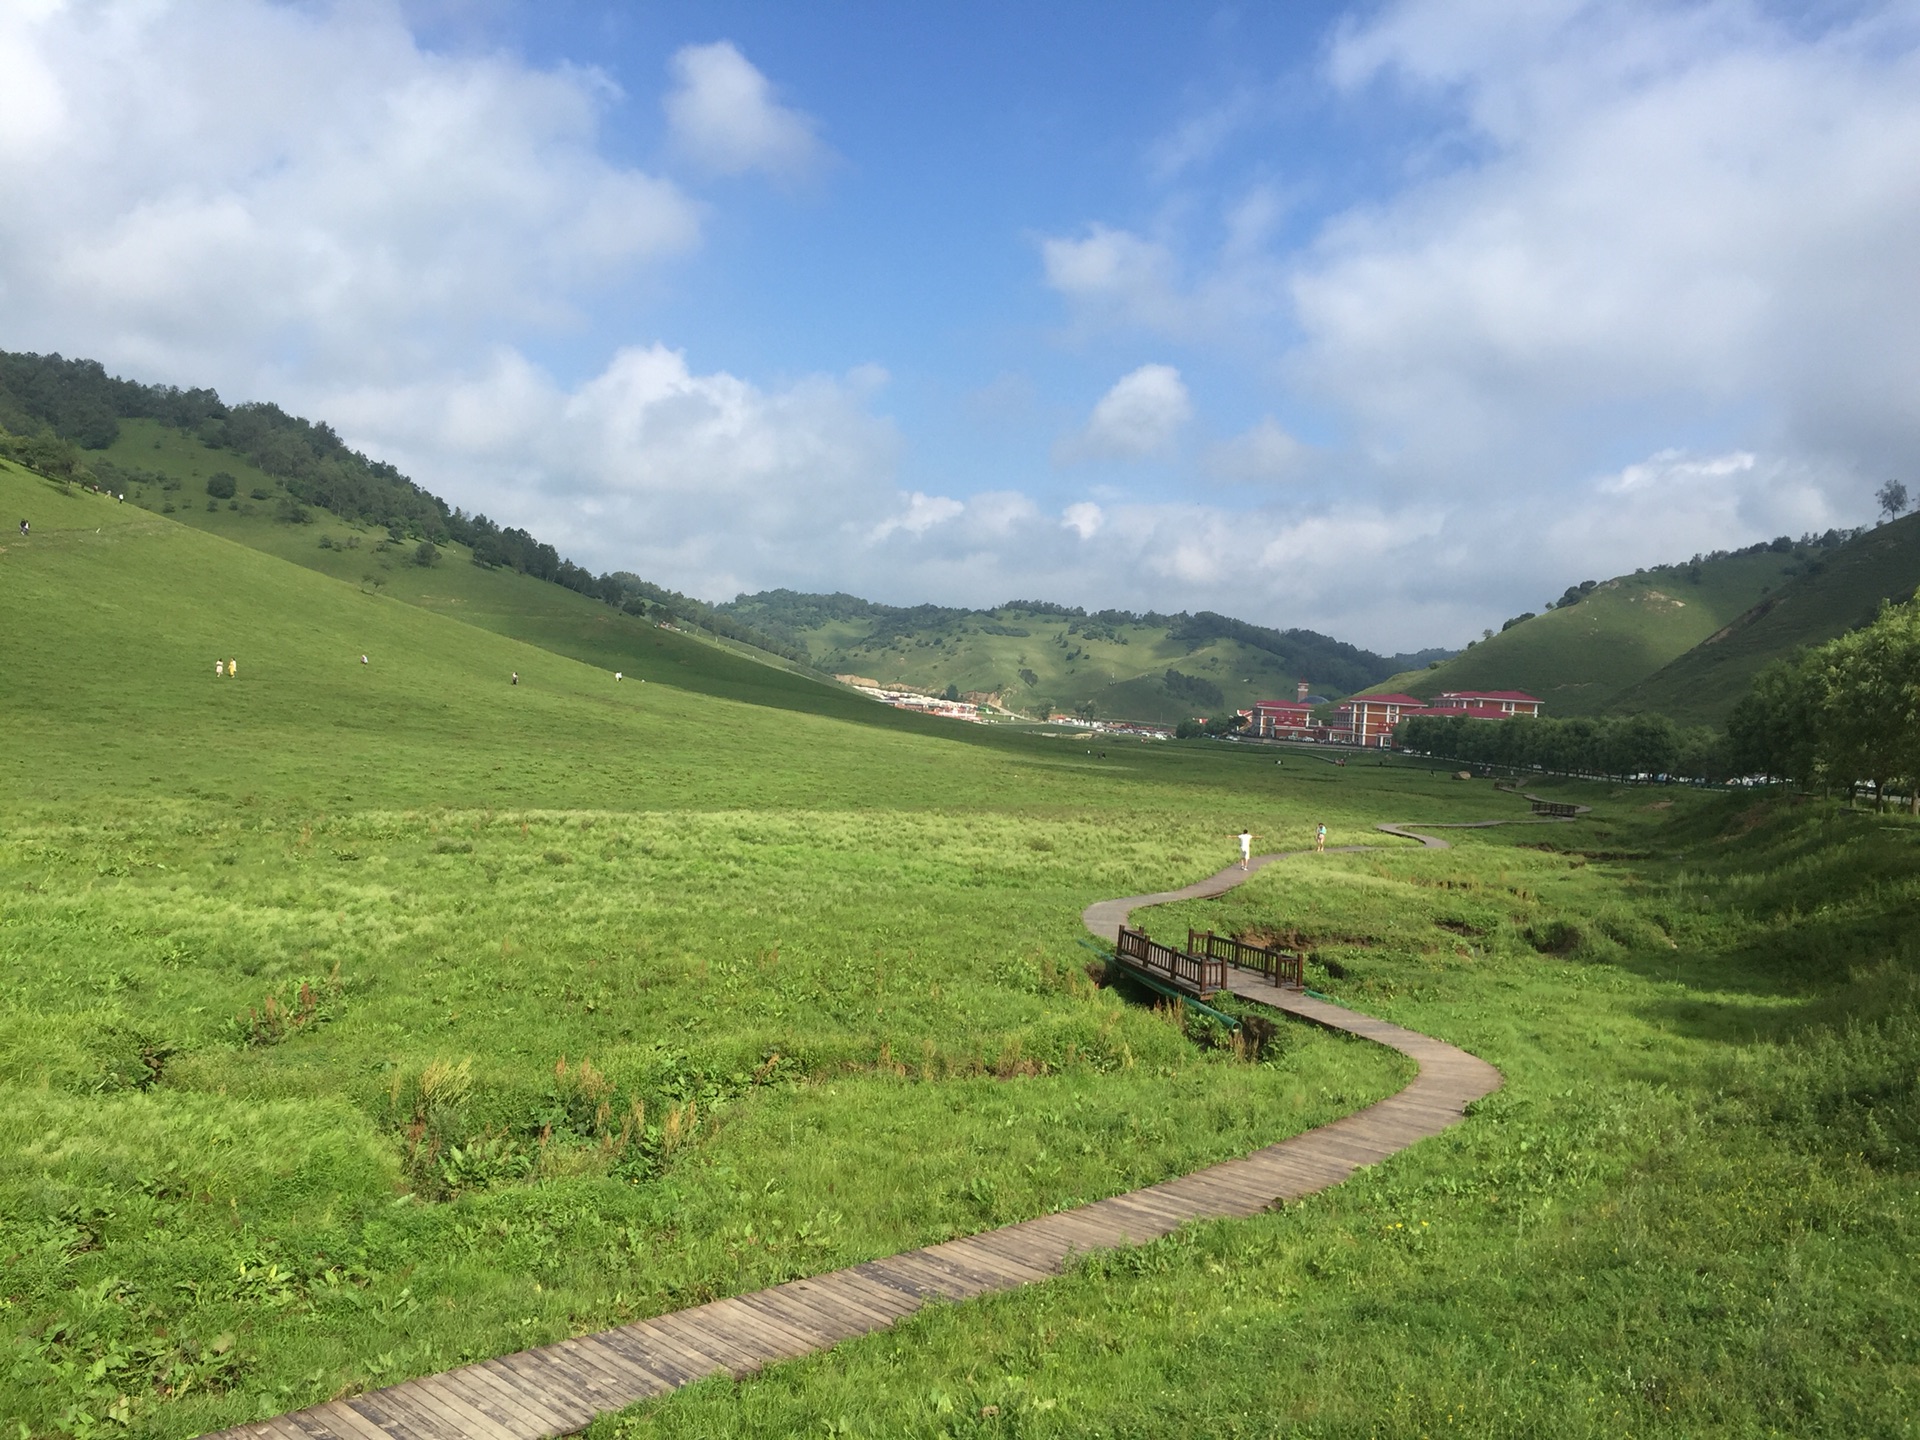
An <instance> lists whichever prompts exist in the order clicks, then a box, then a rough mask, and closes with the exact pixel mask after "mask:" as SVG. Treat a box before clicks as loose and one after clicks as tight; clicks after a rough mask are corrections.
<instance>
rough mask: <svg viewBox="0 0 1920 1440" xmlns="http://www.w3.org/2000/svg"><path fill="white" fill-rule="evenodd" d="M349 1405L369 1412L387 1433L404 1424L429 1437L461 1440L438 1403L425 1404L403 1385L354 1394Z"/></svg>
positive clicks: (457, 1426)
mask: <svg viewBox="0 0 1920 1440" xmlns="http://www.w3.org/2000/svg"><path fill="white" fill-rule="evenodd" d="M353 1408H354V1409H356V1410H358V1411H360V1412H361V1413H362V1414H364V1415H370V1416H371V1417H372V1418H373V1421H374V1423H375V1424H377V1425H378V1426H379V1427H380V1428H381V1429H382V1430H385V1431H388V1432H389V1433H392V1432H394V1431H396V1430H398V1429H400V1428H402V1427H404V1428H405V1429H408V1430H411V1431H412V1432H413V1433H414V1434H416V1435H424V1436H427V1437H429V1440H465V1437H464V1436H463V1435H462V1434H461V1428H460V1425H459V1423H458V1422H457V1421H455V1420H452V1419H449V1418H448V1417H447V1416H446V1415H445V1414H443V1413H442V1412H441V1411H440V1409H439V1407H438V1406H433V1405H427V1404H425V1403H423V1402H422V1401H421V1400H418V1399H415V1398H414V1397H413V1396H410V1395H408V1394H407V1387H406V1386H405V1385H392V1386H389V1387H388V1388H387V1389H385V1390H374V1391H370V1392H369V1393H367V1394H365V1395H357V1396H355V1397H354V1399H353Z"/></svg>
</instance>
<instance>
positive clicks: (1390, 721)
mask: <svg viewBox="0 0 1920 1440" xmlns="http://www.w3.org/2000/svg"><path fill="white" fill-rule="evenodd" d="M1426 713H1427V702H1426V701H1424V700H1420V699H1417V698H1415V697H1414V696H1412V695H1356V696H1354V697H1353V698H1352V699H1351V700H1348V701H1347V702H1346V703H1345V704H1343V705H1341V706H1340V708H1339V709H1338V710H1335V711H1334V712H1333V723H1332V725H1331V726H1329V727H1328V728H1329V729H1332V730H1336V731H1345V732H1346V733H1345V734H1344V735H1342V736H1341V737H1340V739H1341V740H1342V742H1343V743H1345V744H1348V745H1368V746H1373V747H1376V748H1379V749H1385V748H1386V747H1387V746H1389V745H1391V744H1393V727H1394V726H1396V725H1398V724H1399V723H1400V722H1401V721H1402V720H1404V719H1405V718H1406V717H1407V716H1409V715H1424V714H1426Z"/></svg>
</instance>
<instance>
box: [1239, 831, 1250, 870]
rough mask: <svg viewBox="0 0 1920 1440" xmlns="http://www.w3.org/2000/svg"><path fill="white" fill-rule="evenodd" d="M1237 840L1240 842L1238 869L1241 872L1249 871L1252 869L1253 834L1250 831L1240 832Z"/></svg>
mask: <svg viewBox="0 0 1920 1440" xmlns="http://www.w3.org/2000/svg"><path fill="white" fill-rule="evenodd" d="M1238 838H1239V840H1240V868H1241V869H1242V870H1248V869H1251V868H1252V867H1253V832H1252V831H1251V830H1242V831H1241V832H1240V835H1239V837H1238Z"/></svg>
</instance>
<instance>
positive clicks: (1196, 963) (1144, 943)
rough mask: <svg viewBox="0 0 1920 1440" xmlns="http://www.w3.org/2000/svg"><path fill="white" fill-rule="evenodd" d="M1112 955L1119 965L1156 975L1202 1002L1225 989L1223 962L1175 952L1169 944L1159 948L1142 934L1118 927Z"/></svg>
mask: <svg viewBox="0 0 1920 1440" xmlns="http://www.w3.org/2000/svg"><path fill="white" fill-rule="evenodd" d="M1113 953H1114V955H1115V956H1116V957H1117V958H1118V959H1119V961H1120V963H1121V964H1122V965H1130V966H1132V967H1134V968H1135V969H1138V970H1144V971H1145V972H1146V973H1147V974H1149V975H1155V976H1158V977H1159V978H1160V979H1162V980H1165V981H1167V982H1168V983H1170V984H1172V985H1176V986H1178V987H1179V988H1180V989H1182V990H1186V991H1189V992H1191V993H1192V994H1194V995H1197V996H1199V997H1200V998H1201V999H1202V1000H1204V999H1206V998H1207V997H1208V996H1209V995H1212V994H1213V993H1214V992H1215V991H1219V990H1224V989H1226V988H1227V966H1226V962H1225V961H1224V960H1218V959H1214V958H1212V957H1209V956H1205V955H1189V954H1187V953H1186V952H1185V951H1184V950H1176V949H1174V948H1173V947H1172V946H1171V945H1162V944H1161V943H1160V942H1159V941H1157V940H1149V939H1148V938H1147V936H1146V934H1145V932H1144V931H1140V930H1129V929H1128V928H1127V927H1126V926H1124V925H1122V926H1121V927H1120V935H1119V938H1118V939H1117V940H1116V941H1115V942H1114V947H1113Z"/></svg>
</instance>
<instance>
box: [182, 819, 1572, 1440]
mask: <svg viewBox="0 0 1920 1440" xmlns="http://www.w3.org/2000/svg"><path fill="white" fill-rule="evenodd" d="M1461 823H1462V824H1463V825H1466V826H1480V825H1490V824H1503V823H1520V824H1525V823H1530V822H1528V821H1525V820H1520V821H1513V822H1503V821H1468V822H1461ZM1541 823H1565V822H1552V821H1547V822H1541ZM1377 828H1379V829H1381V830H1383V831H1386V832H1387V833H1389V834H1392V835H1399V836H1404V837H1405V838H1407V839H1412V840H1418V841H1420V842H1421V844H1423V845H1426V846H1429V847H1432V848H1437V849H1445V848H1447V842H1446V841H1444V840H1440V839H1437V838H1435V837H1433V836H1431V835H1423V834H1419V833H1416V832H1414V831H1412V830H1409V829H1408V828H1407V827H1405V826H1400V825H1381V826H1379V827H1377ZM1422 828H1423V829H1438V828H1442V827H1440V826H1436V825H1428V826H1423V827H1422ZM1372 848H1374V847H1372V846H1367V845H1344V846H1337V847H1334V852H1351V851H1356V850H1367V849H1372ZM1334 852H1330V853H1334ZM1300 853H1303V852H1299V851H1293V852H1287V853H1283V854H1276V855H1261V856H1258V857H1256V858H1255V859H1254V860H1253V861H1252V863H1251V865H1250V866H1249V868H1247V869H1244V870H1243V869H1242V868H1241V867H1240V866H1238V865H1234V866H1231V867H1229V868H1228V869H1226V870H1222V871H1221V872H1220V873H1219V874H1217V875H1213V876H1209V877H1208V878H1207V879H1205V880H1201V881H1199V882H1198V883H1196V884H1193V885H1189V886H1187V887H1186V888H1184V889H1181V890H1168V891H1164V892H1162V893H1160V894H1157V895H1133V896H1128V897H1125V898H1122V899H1118V900H1102V901H1099V902H1097V903H1095V904H1093V905H1089V906H1088V907H1087V908H1086V910H1085V911H1084V912H1083V915H1082V918H1083V919H1084V920H1085V922H1086V926H1087V928H1088V929H1089V930H1091V931H1092V932H1093V933H1094V934H1095V935H1097V936H1099V937H1100V938H1101V939H1103V940H1107V941H1112V940H1113V939H1114V937H1115V935H1116V934H1117V933H1118V930H1119V927H1120V926H1121V925H1122V924H1124V923H1125V921H1126V919H1127V916H1128V913H1129V912H1130V911H1132V910H1136V909H1141V908H1144V907H1146V906H1149V905H1164V904H1166V903H1168V902H1169V901H1174V900H1200V899H1207V898H1210V897H1212V896H1215V895H1220V894H1224V893H1225V892H1226V891H1228V890H1230V889H1232V888H1233V887H1234V886H1236V885H1238V884H1240V883H1241V882H1242V881H1244V880H1245V879H1247V877H1248V876H1249V875H1251V874H1252V873H1253V872H1254V871H1256V870H1259V869H1263V868H1264V867H1266V866H1268V865H1271V864H1272V863H1273V862H1274V861H1276V860H1282V859H1286V858H1288V854H1296V855H1297V854H1300ZM1229 973H1230V974H1232V975H1234V977H1235V978H1233V979H1232V980H1231V981H1230V982H1229V988H1230V989H1231V990H1232V991H1233V992H1234V993H1235V994H1236V995H1240V996H1243V997H1244V998H1246V999H1248V1000H1255V1001H1259V1002H1260V1003H1262V1004H1266V1005H1270V1006H1272V1007H1274V1008H1275V1009H1277V1010H1284V1011H1286V1012H1287V1013H1288V1014H1290V1015H1297V1016H1299V1017H1300V1018H1302V1019H1304V1020H1310V1021H1313V1022H1314V1023H1315V1024H1318V1025H1324V1026H1326V1027H1328V1028H1329V1029H1333V1030H1344V1031H1347V1032H1348V1033H1349V1034H1353V1035H1360V1036H1363V1037H1365V1038H1366V1039H1368V1040H1372V1041H1375V1042H1377V1043H1378V1044H1381V1045H1386V1046H1389V1047H1391V1048H1392V1049H1395V1050H1398V1051H1399V1052H1400V1053H1401V1054H1403V1055H1407V1056H1410V1057H1411V1058H1412V1059H1413V1060H1414V1061H1415V1062H1416V1063H1417V1064H1418V1065H1419V1067H1420V1073H1419V1074H1418V1075H1417V1076H1416V1077H1415V1078H1414V1080H1413V1082H1412V1083H1411V1084H1409V1085H1408V1086H1407V1087H1406V1088H1405V1089H1404V1090H1402V1091H1400V1092H1399V1093H1398V1094H1397V1095H1394V1096H1391V1097H1390V1098H1388V1099H1385V1100H1382V1101H1380V1102H1379V1103H1378V1104H1375V1105H1370V1106H1368V1107H1367V1108H1366V1109H1364V1110H1361V1111H1359V1112H1357V1113H1356V1114H1353V1115H1349V1116H1347V1117H1345V1118H1344V1119H1341V1120H1336V1121H1334V1122H1333V1123H1332V1124H1329V1125H1322V1126H1321V1127H1320V1128H1319V1129H1317V1130H1309V1131H1308V1132H1307V1133H1306V1134H1304V1135H1296V1136H1294V1137H1293V1138H1292V1139H1290V1140H1283V1141H1281V1142H1280V1143H1279V1144H1277V1145H1269V1146H1268V1147H1267V1148H1266V1149H1264V1150H1260V1151H1256V1152H1255V1153H1254V1154H1252V1155H1249V1156H1246V1157H1245V1158H1244V1159H1240V1160H1228V1161H1226V1162H1224V1163H1223V1164H1219V1165H1211V1166H1208V1167H1207V1168H1206V1169H1204V1170H1196V1171H1195V1172H1194V1173H1192V1174H1191V1175H1183V1176H1181V1177H1179V1178H1178V1179H1175V1180H1166V1181H1163V1182H1161V1183H1160V1184H1158V1185H1149V1186H1147V1187H1146V1188H1145V1189H1143V1190H1134V1191H1130V1192H1129V1193H1127V1194H1125V1195H1116V1196H1114V1197H1113V1198H1112V1199H1110V1200H1101V1201H1097V1202H1095V1203H1094V1204H1091V1205H1082V1206H1079V1207H1077V1208H1075V1209H1072V1210H1063V1211H1060V1212H1059V1213H1057V1214H1053V1215H1043V1216H1041V1217H1040V1218H1039V1219H1037V1220H1026V1221H1022V1222H1021V1223H1020V1224H1017V1225H1007V1226H1003V1227H1002V1228H1000V1229H998V1230H989V1231H986V1232H985V1233H983V1234H979V1235H970V1236H968V1237H967V1238H966V1239H964V1240H950V1241H948V1242H946V1243H945V1244H943V1245H929V1246H927V1247H925V1248H924V1249H920V1250H909V1251H907V1252H906V1253H905V1254H901V1255H891V1256H888V1257H887V1258H886V1259H884V1260H870V1261H868V1262H867V1263H865V1264H863V1265H853V1266H849V1267H848V1268H847V1269H844V1270H836V1271H833V1272H832V1273H831V1274H827V1275H817V1276H814V1277H812V1278H810V1279H806V1280H791V1281H788V1282H787V1283H786V1284H784V1285H776V1286H774V1287H772V1288H771V1289H768V1290H759V1291H756V1292H754V1293H753V1294H751V1295H739V1296H735V1297H733V1298H732V1299H728V1300H715V1301H713V1302H712V1303H711V1304H707V1305H699V1306H695V1307H693V1308H692V1309H688V1310H676V1311H674V1312H673V1313H672V1314H669V1315H659V1316H656V1317H654V1318H653V1319H651V1320H639V1321H635V1322H634V1323H633V1324H631V1325H623V1326H621V1327H620V1328H619V1329H617V1330H604V1331H601V1332H600V1333H599V1334H597V1335H583V1336H581V1337H580V1338H578V1339H575V1340H562V1341H560V1342H559V1343H557V1344H553V1345H543V1346H540V1347H539V1348H537V1349H533V1350H522V1351H520V1352H519V1353H518V1354H514V1355H503V1356H501V1357H500V1358H499V1359H497V1360H485V1361H482V1362H480V1363H479V1364H477V1365H468V1366H465V1367H463V1368H461V1369H458V1370H449V1371H446V1372H445V1373H443V1374H439V1375H428V1376H423V1377H422V1378H420V1379H418V1380H408V1381H406V1382H405V1383H403V1384H399V1385H393V1386H389V1387H388V1388H386V1389H384V1390H373V1391H369V1392H368V1393H366V1394H364V1395H355V1396H351V1397H349V1398H346V1399H342V1400H333V1401H329V1402H328V1403H327V1404H324V1405H316V1406H314V1407H313V1408H312V1409H310V1410H301V1411H299V1412H297V1413H295V1414H291V1415H282V1416H280V1417H279V1418H277V1419H273V1420H263V1421H259V1422H257V1423H255V1424H252V1425H243V1426H240V1427H238V1428H236V1429H233V1430H227V1431H222V1432H220V1435H221V1440H240V1437H247V1440H268V1437H272V1440H466V1437H476V1440H542V1437H546V1436H555V1435H564V1434H567V1433H569V1432H570V1431H574V1430H579V1429H581V1428H582V1427H584V1426H585V1425H586V1424H587V1422H588V1421H589V1420H591V1419H593V1417H594V1416H595V1415H599V1414H603V1413H605V1412H607V1411H611V1410H618V1409H621V1408H622V1407H624V1406H627V1405H631V1404H633V1403H635V1402H636V1401H639V1400H647V1399H651V1398H652V1397H654V1396H657V1395H664V1394H666V1393H667V1392H668V1391H670V1390H675V1389H678V1388H679V1387H680V1386H682V1385H686V1384H690V1383H692V1382H693V1381H695V1380H699V1379H702V1378H704V1377H706V1376H709V1375H717V1374H728V1375H735V1376H744V1375H750V1374H752V1373H754V1372H755V1371H757V1370H760V1369H761V1368H763V1367H764V1366H767V1365H770V1364H773V1363H775V1362H776V1361H780V1360H788V1359H792V1358H794V1357H795V1356H799V1355H806V1354H810V1353H812V1352H813V1351H816V1350H825V1349H827V1348H829V1347H831V1346H833V1345H835V1344H837V1343H839V1342H840V1341H842V1340H846V1339H850V1338H852V1337H853V1336H856V1335H867V1334H871V1333H872V1332H874V1331H876V1330H884V1329H886V1328H887V1327H889V1326H891V1325H893V1324H894V1323H895V1322H896V1321H898V1320H901V1319H902V1318H904V1317H905V1316H908V1315H911V1314H913V1313H914V1312H915V1311H916V1310H919V1309H920V1308H921V1307H923V1306H925V1305H929V1304H932V1303H934V1302H935V1301H941V1300H946V1301H956V1300H968V1299H971V1298H972V1297H974V1296H976V1295H985V1294H989V1293H992V1292H994V1291H999V1290H1013V1289H1017V1288H1019V1287H1020V1286H1022V1285H1030V1284H1033V1283H1035V1282H1037V1281H1042V1280H1047V1279H1050V1278H1051V1277H1053V1276H1056V1275H1058V1274H1060V1273H1061V1272H1062V1271H1063V1270H1064V1269H1065V1268H1066V1267H1067V1266H1068V1265H1070V1264H1071V1263H1073V1260H1074V1257H1075V1256H1077V1255H1081V1254H1085V1253H1087V1252H1089V1251H1095V1250H1105V1249H1111V1248H1113V1247H1115V1246H1120V1245H1129V1244H1132V1245H1137V1244H1141V1243H1143V1242H1145V1241H1148V1240H1155V1239H1158V1238H1160V1237H1161V1236H1163V1235H1168V1234H1171V1233H1172V1232H1173V1231H1175V1230H1177V1229H1179V1228H1180V1227H1181V1226H1182V1225H1185V1224H1187V1223H1188V1222H1189V1221H1194V1220H1221V1219H1232V1218H1239V1217H1244V1216H1248V1215H1255V1214H1258V1213H1259V1212H1260V1211H1262V1210H1270V1209H1272V1208H1274V1207H1275V1206H1276V1205H1279V1204H1280V1203H1282V1202H1284V1201H1287V1200H1296V1199H1299V1198H1300V1197H1301V1196H1304V1195H1311V1194H1314V1193H1315V1192H1316V1191H1320V1190H1325V1189H1326V1188H1328V1187H1329V1186H1332V1185H1338V1184H1339V1183H1340V1182H1341V1181H1342V1180H1345V1179H1346V1178H1347V1177H1348V1176H1350V1175H1352V1174H1353V1172H1354V1171H1356V1170H1358V1169H1361V1168H1362V1167H1363V1166H1367V1165H1372V1164H1375V1163H1376V1162H1378V1161H1381V1160H1384V1159H1386V1158H1387V1157H1388V1156H1389V1155H1392V1154H1394V1153H1396V1152H1397V1151H1400V1150H1404V1149H1406V1148H1407V1147H1408V1146H1410V1145H1412V1144H1414V1143H1416V1142H1417V1141H1420V1140H1423V1139H1425V1138H1426V1137H1428V1136H1430V1135H1438V1134H1439V1133H1440V1132H1441V1131H1443V1130H1445V1129H1447V1128H1448V1127H1450V1126H1452V1125H1455V1124H1457V1123H1459V1121H1460V1120H1461V1118H1462V1117H1463V1116H1464V1114H1465V1112H1466V1107H1467V1106H1468V1105H1470V1104H1471V1103H1472V1102H1473V1101H1475V1100H1478V1099H1479V1098H1480V1097H1481V1096H1483V1095H1487V1094H1491V1093H1492V1092H1493V1091H1494V1090H1497V1089H1498V1088H1499V1087H1500V1072H1499V1071H1497V1070H1495V1069H1494V1068H1493V1066H1491V1065H1489V1064H1487V1063H1486V1062H1485V1061H1484V1060H1480V1059H1477V1058H1475V1057H1474V1056H1472V1055H1469V1054H1468V1053H1467V1052H1466V1051H1464V1050H1460V1049H1457V1048H1455V1047H1454V1046H1452V1045H1448V1044H1446V1043H1445V1042H1443V1041H1440V1040H1435V1039H1433V1038H1431V1037H1430V1036H1426V1035H1422V1034H1420V1033H1419V1032H1418V1031H1415V1030H1408V1029H1405V1028H1403V1027H1401V1026H1399V1025H1393V1024H1390V1023H1388V1022H1387V1021H1385V1020H1376V1019H1374V1018H1373V1017H1372V1016H1369V1015H1362V1014H1360V1013H1359V1012H1358V1011H1354V1010H1348V1009H1345V1008H1343V1007H1342V1006H1339V1005H1335V1004H1333V1003H1332V1002H1330V1001H1326V1000H1318V999H1315V998H1314V997H1313V996H1311V995H1304V994H1301V993H1300V992H1298V991H1293V990H1282V989H1279V988H1277V987H1275V986H1272V985H1269V984H1266V983H1265V982H1264V981H1262V980H1260V979H1258V978H1257V977H1254V976H1242V975H1240V974H1239V973H1238V972H1234V971H1231V970H1230V971H1229Z"/></svg>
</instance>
